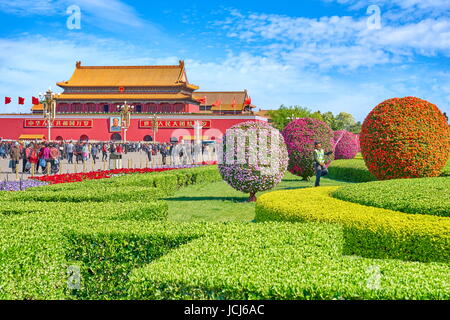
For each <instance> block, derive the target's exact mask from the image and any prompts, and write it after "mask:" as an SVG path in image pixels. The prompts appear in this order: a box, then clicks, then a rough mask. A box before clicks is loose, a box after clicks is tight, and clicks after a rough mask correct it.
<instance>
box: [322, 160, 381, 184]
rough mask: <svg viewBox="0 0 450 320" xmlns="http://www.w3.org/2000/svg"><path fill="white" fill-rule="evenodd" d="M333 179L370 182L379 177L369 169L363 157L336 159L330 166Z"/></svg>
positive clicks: (330, 175) (330, 176) (329, 169)
mask: <svg viewBox="0 0 450 320" xmlns="http://www.w3.org/2000/svg"><path fill="white" fill-rule="evenodd" d="M328 172H329V175H328V177H329V178H331V179H336V180H342V181H349V182H369V181H376V180H377V179H376V178H375V177H374V176H373V175H372V174H371V173H370V172H369V170H367V167H366V165H365V163H364V160H362V159H350V160H334V161H333V162H332V163H331V165H330V167H329V168H328Z"/></svg>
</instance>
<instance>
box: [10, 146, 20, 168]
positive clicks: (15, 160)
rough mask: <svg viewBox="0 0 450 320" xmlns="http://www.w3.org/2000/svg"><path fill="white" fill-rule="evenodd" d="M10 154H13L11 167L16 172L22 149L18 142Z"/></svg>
mask: <svg viewBox="0 0 450 320" xmlns="http://www.w3.org/2000/svg"><path fill="white" fill-rule="evenodd" d="M9 154H10V156H11V161H10V168H11V169H12V172H16V167H17V165H18V164H19V160H20V149H19V143H18V142H15V143H14V145H13V147H12V148H11V151H10V153H9Z"/></svg>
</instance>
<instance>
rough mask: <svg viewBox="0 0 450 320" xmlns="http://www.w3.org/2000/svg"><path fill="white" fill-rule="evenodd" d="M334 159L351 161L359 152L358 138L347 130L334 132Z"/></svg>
mask: <svg viewBox="0 0 450 320" xmlns="http://www.w3.org/2000/svg"><path fill="white" fill-rule="evenodd" d="M334 144H335V147H334V158H335V159H353V158H354V157H355V156H356V154H357V153H358V152H359V140H358V136H357V135H356V134H354V133H352V132H348V131H347V130H338V131H335V132H334Z"/></svg>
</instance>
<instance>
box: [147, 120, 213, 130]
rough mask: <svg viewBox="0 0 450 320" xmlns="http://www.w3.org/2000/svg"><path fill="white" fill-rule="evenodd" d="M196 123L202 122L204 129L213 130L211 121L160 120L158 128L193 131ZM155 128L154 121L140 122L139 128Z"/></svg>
mask: <svg viewBox="0 0 450 320" xmlns="http://www.w3.org/2000/svg"><path fill="white" fill-rule="evenodd" d="M195 121H200V124H201V125H202V126H203V129H209V128H211V120H158V128H162V129H164V128H183V129H191V128H193V127H194V126H195ZM152 127H153V123H152V120H140V121H139V128H149V129H151V128H152Z"/></svg>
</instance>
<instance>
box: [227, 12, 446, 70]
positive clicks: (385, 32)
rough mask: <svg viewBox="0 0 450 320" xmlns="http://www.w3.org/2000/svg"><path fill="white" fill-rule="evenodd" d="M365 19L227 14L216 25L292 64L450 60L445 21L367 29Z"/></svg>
mask: <svg viewBox="0 0 450 320" xmlns="http://www.w3.org/2000/svg"><path fill="white" fill-rule="evenodd" d="M367 18H368V16H362V17H348V16H343V17H337V16H333V17H321V18H317V19H314V18H304V17H289V16H283V15H274V14H271V15H268V14H255V13H250V14H247V15H243V14H242V13H239V12H236V11H232V12H231V15H230V18H229V19H227V20H226V21H225V22H223V23H221V25H222V28H223V29H225V30H226V31H227V32H228V37H230V38H233V39H235V40H236V41H239V42H240V43H243V44H257V45H255V46H254V49H255V51H256V50H258V51H259V52H260V53H261V54H263V55H265V56H268V57H276V58H279V59H284V60H285V61H289V62H290V63H292V64H295V65H300V66H310V67H316V68H319V69H331V68H340V69H345V70H348V69H350V70H352V69H357V68H360V67H372V66H375V65H384V64H388V63H400V62H403V61H407V60H411V59H412V58H413V57H414V55H423V56H433V55H437V54H442V55H445V56H448V57H450V18H445V17H440V18H429V19H424V20H421V21H417V22H408V23H405V24H400V25H399V24H396V25H389V24H387V25H383V27H382V28H381V29H380V30H371V29H369V28H367Z"/></svg>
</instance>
